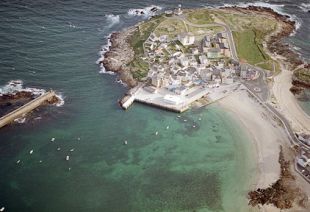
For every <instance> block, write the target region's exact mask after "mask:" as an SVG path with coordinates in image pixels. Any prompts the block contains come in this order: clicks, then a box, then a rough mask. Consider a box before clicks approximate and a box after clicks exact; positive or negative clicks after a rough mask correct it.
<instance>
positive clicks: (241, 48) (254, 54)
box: [233, 30, 270, 65]
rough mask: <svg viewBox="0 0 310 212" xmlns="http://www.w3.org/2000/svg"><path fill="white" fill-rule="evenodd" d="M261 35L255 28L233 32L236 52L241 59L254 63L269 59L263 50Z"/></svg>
mask: <svg viewBox="0 0 310 212" xmlns="http://www.w3.org/2000/svg"><path fill="white" fill-rule="evenodd" d="M262 35H263V34H262V33H261V32H260V31H257V30H244V31H239V32H233V36H234V40H235V44H236V48H237V53H238V56H239V59H240V60H241V61H243V62H247V63H250V64H253V65H254V64H256V63H261V62H264V61H268V60H270V57H269V56H268V55H267V54H266V53H265V52H264V50H263V45H262V41H263V40H262V39H263V38H262Z"/></svg>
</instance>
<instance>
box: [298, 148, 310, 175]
mask: <svg viewBox="0 0 310 212" xmlns="http://www.w3.org/2000/svg"><path fill="white" fill-rule="evenodd" d="M297 164H298V165H299V167H297V168H298V169H299V171H300V172H301V173H302V174H303V175H304V176H305V177H307V178H308V179H310V151H307V150H302V151H301V154H300V156H299V157H298V158H297Z"/></svg>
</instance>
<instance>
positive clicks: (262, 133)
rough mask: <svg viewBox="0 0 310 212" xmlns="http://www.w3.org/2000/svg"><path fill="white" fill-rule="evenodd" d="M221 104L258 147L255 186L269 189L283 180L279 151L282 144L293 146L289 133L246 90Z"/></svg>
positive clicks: (227, 98) (225, 99)
mask: <svg viewBox="0 0 310 212" xmlns="http://www.w3.org/2000/svg"><path fill="white" fill-rule="evenodd" d="M219 104H220V105H221V106H222V107H224V109H225V110H226V111H228V112H229V113H230V114H231V115H232V116H233V117H234V118H235V119H237V120H238V121H239V122H240V123H241V125H242V127H244V131H245V132H246V133H247V134H248V137H249V138H250V140H251V141H252V142H253V145H254V146H255V152H256V159H257V181H256V183H255V187H256V188H266V187H268V186H269V185H271V184H272V183H274V182H275V181H276V180H277V179H279V175H280V165H279V163H278V157H279V150H280V145H282V144H283V143H285V142H287V144H288V143H289V141H288V138H287V137H286V134H285V133H284V131H283V129H282V128H281V127H280V126H278V125H277V123H276V122H275V121H274V120H273V119H272V118H271V116H270V114H269V113H268V112H267V111H266V110H265V109H264V108H262V107H261V106H260V105H259V104H258V103H257V102H256V101H255V100H254V99H253V98H251V97H250V96H249V94H248V93H247V91H245V90H239V91H237V92H235V93H234V94H232V95H230V96H228V97H226V98H224V99H222V100H221V101H220V102H219Z"/></svg>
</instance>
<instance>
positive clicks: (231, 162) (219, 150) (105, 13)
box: [0, 0, 309, 211]
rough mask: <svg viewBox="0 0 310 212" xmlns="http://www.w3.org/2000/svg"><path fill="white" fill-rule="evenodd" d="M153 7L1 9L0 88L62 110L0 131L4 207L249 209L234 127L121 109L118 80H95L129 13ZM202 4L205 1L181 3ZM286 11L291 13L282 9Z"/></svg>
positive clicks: (243, 156)
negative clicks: (103, 53) (51, 95)
mask: <svg viewBox="0 0 310 212" xmlns="http://www.w3.org/2000/svg"><path fill="white" fill-rule="evenodd" d="M212 2H216V1H209V2H208V4H215V3H212ZM227 2H228V3H229V1H227ZM294 2H295V1H294ZM178 3H179V2H174V1H169V2H168V3H167V2H165V1H159V2H158V5H159V6H161V7H163V8H169V7H175V6H176V5H177V4H178ZM287 4H289V3H287ZM149 5H151V3H150V2H147V1H145V2H139V3H136V2H135V1H126V3H124V2H122V1H113V2H111V1H100V2H98V1H87V2H86V1H80V0H78V1H53V2H50V1H43V0H40V1H27V2H20V1H1V3H0V58H1V60H0V76H1V77H0V84H1V85H4V84H6V83H7V82H8V81H9V80H12V79H21V80H23V82H24V84H25V86H31V87H38V88H44V89H49V88H53V89H55V90H56V91H57V92H60V93H62V95H63V96H64V98H65V105H64V106H62V107H47V108H44V109H40V111H39V112H35V113H34V114H33V117H36V118H38V119H32V120H31V121H29V120H28V121H26V124H21V125H18V124H16V125H14V126H9V127H6V128H3V129H1V131H0V166H1V169H2V170H1V172H0V187H1V192H0V208H1V207H5V208H6V209H7V210H8V211H182V210H183V211H193V210H201V211H247V206H246V203H247V202H246V201H247V200H246V199H245V196H246V193H247V191H248V188H249V186H250V185H249V184H251V183H252V182H253V178H254V176H255V171H254V167H255V165H254V164H252V162H251V161H252V160H253V154H252V152H251V149H253V148H252V146H251V142H250V141H249V140H248V139H247V138H246V136H245V134H244V132H242V130H241V128H240V126H239V125H238V123H237V122H235V121H234V120H232V119H231V117H229V116H228V115H227V114H226V113H225V111H223V110H222V109H221V108H218V107H217V106H216V105H214V106H211V107H208V108H207V109H202V110H193V111H189V112H187V113H185V114H183V115H182V118H178V117H177V114H174V113H170V112H165V111H161V110H157V109H154V108H150V107H147V106H143V105H140V104H134V105H133V107H132V108H130V109H129V110H128V111H123V110H121V109H120V108H119V107H118V105H117V103H116V102H117V99H118V98H119V97H121V96H122V94H123V93H124V92H125V91H126V88H125V87H123V86H121V85H120V84H118V83H116V82H115V76H110V75H103V74H99V67H98V65H97V64H96V63H95V62H96V60H97V59H98V52H99V50H100V48H101V46H102V45H104V44H105V43H106V36H107V35H108V34H110V33H111V32H112V31H115V30H120V29H122V28H124V27H126V26H129V25H132V24H134V23H136V22H138V21H140V20H142V19H143V17H132V16H130V15H128V13H127V12H128V10H129V9H130V8H144V7H146V6H149ZM202 5H206V3H205V1H196V2H191V3H184V6H188V7H197V6H202ZM291 8H293V9H294V10H297V7H296V8H295V7H294V6H292V5H290V6H288V7H285V9H286V10H289V9H291ZM283 9H284V8H283ZM286 12H287V11H286ZM112 14H113V16H112ZM117 15H119V18H117ZM303 15H304V14H303ZM305 21H306V20H304V22H305ZM304 30H305V29H304V28H301V29H300V32H298V33H297V34H296V37H294V38H291V39H292V40H294V41H296V42H297V41H298V42H297V44H296V45H300V47H301V50H300V51H301V52H306V49H307V45H309V44H307V43H306V44H304V43H303V42H304V40H305V39H300V40H298V39H299V38H298V36H301V35H300V34H302V35H304V34H306V32H305V31H304ZM303 33H304V34H303ZM306 35H308V34H306ZM308 40H309V39H308ZM303 47H305V48H303ZM308 55H309V54H308ZM199 118H201V121H200V120H199ZM184 119H185V120H187V121H186V122H184ZM168 125H169V129H168V130H167V129H166V127H167V126H168ZM193 125H195V126H196V127H195V128H194V127H193ZM156 131H158V132H159V134H158V136H156V135H155V132H156ZM53 137H55V138H56V139H55V141H54V142H51V141H50V140H51V138H53ZM79 138H80V139H79ZM125 140H127V141H128V144H127V145H124V144H123V143H124V141H125ZM58 148H60V150H57V149H58ZM71 149H74V151H70V150H71ZM30 150H33V154H29V152H30ZM67 155H69V156H70V160H69V161H66V160H65V157H66V156H67ZM17 160H21V162H20V163H19V164H16V161H17ZM40 161H41V162H40ZM69 168H71V169H70V170H69Z"/></svg>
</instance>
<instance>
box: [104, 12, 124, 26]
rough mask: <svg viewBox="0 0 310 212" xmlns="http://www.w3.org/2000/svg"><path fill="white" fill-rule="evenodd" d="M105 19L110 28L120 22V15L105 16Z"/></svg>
mask: <svg viewBox="0 0 310 212" xmlns="http://www.w3.org/2000/svg"><path fill="white" fill-rule="evenodd" d="M105 17H106V19H107V22H108V24H109V25H108V27H109V28H110V27H112V26H114V25H115V24H118V23H119V22H120V17H119V15H113V14H108V15H105Z"/></svg>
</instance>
